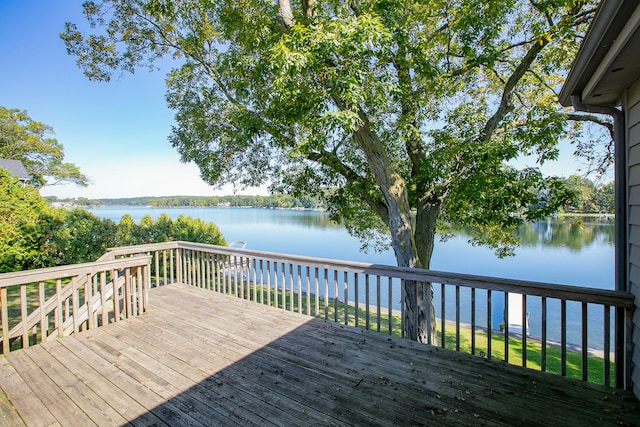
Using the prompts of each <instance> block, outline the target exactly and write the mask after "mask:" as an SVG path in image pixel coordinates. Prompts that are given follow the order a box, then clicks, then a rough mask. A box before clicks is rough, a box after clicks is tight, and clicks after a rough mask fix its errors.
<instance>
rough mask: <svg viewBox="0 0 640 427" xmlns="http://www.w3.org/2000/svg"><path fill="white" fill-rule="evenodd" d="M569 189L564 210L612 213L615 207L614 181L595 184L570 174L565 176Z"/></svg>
mask: <svg viewBox="0 0 640 427" xmlns="http://www.w3.org/2000/svg"><path fill="white" fill-rule="evenodd" d="M564 181H565V185H566V186H567V188H568V189H569V194H570V197H569V201H568V202H567V204H566V205H565V206H564V211H565V212H576V213H613V212H614V209H615V200H616V199H615V183H614V182H609V183H607V184H601V185H596V184H594V183H593V181H591V180H589V179H586V178H583V177H580V176H577V175H571V176H570V177H568V178H566V179H565V180H564Z"/></svg>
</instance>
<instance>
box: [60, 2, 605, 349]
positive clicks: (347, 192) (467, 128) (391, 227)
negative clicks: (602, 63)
mask: <svg viewBox="0 0 640 427" xmlns="http://www.w3.org/2000/svg"><path fill="white" fill-rule="evenodd" d="M84 10H85V15H86V16H87V18H88V20H89V22H90V23H91V28H90V29H89V30H88V31H87V32H85V33H84V34H83V32H82V31H80V30H79V29H78V27H77V26H76V25H74V24H71V23H68V24H67V26H66V31H65V33H63V35H62V37H63V39H64V40H65V42H66V44H67V49H68V51H69V53H70V54H72V55H75V56H77V58H78V64H79V66H80V67H81V68H82V69H83V70H84V72H85V74H86V75H87V76H88V77H89V78H91V79H96V80H109V79H110V77H111V75H112V73H113V72H119V71H122V70H124V71H129V72H134V71H135V70H136V69H137V68H138V67H139V66H141V65H142V66H150V67H152V68H153V66H154V65H153V64H154V61H156V60H158V59H160V58H162V57H164V56H165V55H173V57H174V58H175V60H176V61H177V62H176V64H177V65H176V67H175V68H174V69H173V70H172V71H171V72H170V73H169V74H168V77H167V88H168V89H167V101H168V104H169V106H170V107H171V108H172V109H174V110H175V111H176V125H175V127H174V128H173V130H172V133H171V135H170V141H171V143H172V144H173V145H174V146H175V147H176V148H177V150H178V151H179V152H180V154H181V155H182V158H183V159H184V160H185V161H193V162H195V163H196V164H197V165H198V166H199V167H200V170H201V173H202V177H203V178H204V179H206V180H207V181H209V182H210V183H216V184H219V183H224V182H234V183H236V184H240V185H258V184H262V183H265V182H271V183H272V186H273V188H275V189H280V190H285V191H289V192H292V193H294V194H296V193H298V194H302V193H306V194H309V193H311V194H314V193H315V194H318V195H323V196H325V197H326V198H327V199H328V202H329V205H330V206H331V207H332V209H333V213H334V214H335V215H336V216H339V217H341V218H342V219H343V220H344V221H345V223H346V224H347V227H348V228H349V230H350V231H351V232H353V233H354V234H356V235H359V236H360V237H362V238H363V239H364V240H367V241H373V242H380V241H383V242H385V241H386V242H389V243H390V245H391V246H392V248H393V250H394V251H395V255H396V259H397V263H398V265H400V266H407V267H422V268H429V265H430V260H431V255H432V251H433V247H434V238H435V235H436V222H437V221H438V220H441V221H442V222H443V223H445V224H446V223H457V224H462V225H466V226H469V227H471V229H472V230H473V234H472V239H473V241H474V242H476V243H481V244H487V245H490V246H492V247H494V248H495V249H496V250H497V251H498V253H499V254H503V255H504V254H507V253H509V252H510V250H511V249H512V247H513V245H514V244H516V243H517V239H516V238H515V237H514V233H513V231H514V230H515V228H516V226H517V224H518V223H519V222H520V221H522V218H535V217H537V216H540V215H544V214H547V213H548V212H549V211H550V210H553V209H554V208H555V207H556V206H558V205H559V204H560V203H562V202H563V201H564V192H563V190H562V184H561V183H560V182H559V181H558V180H555V179H551V178H545V177H543V175H542V174H541V173H540V171H539V170H538V168H537V166H538V164H541V163H542V162H544V161H547V160H551V159H554V158H555V157H556V156H557V148H556V144H557V141H558V140H559V139H561V138H563V137H564V136H566V135H567V132H568V129H569V126H568V125H567V124H568V121H569V120H570V119H576V117H571V116H570V115H569V114H568V113H567V112H565V111H563V110H561V109H560V107H559V106H558V104H557V102H556V90H557V89H558V88H559V85H560V84H561V82H562V76H563V73H564V72H565V71H566V70H567V68H568V66H569V65H570V64H569V61H570V59H571V58H573V57H574V55H575V52H576V50H577V47H578V44H579V38H580V35H581V34H582V32H583V31H585V29H586V26H587V25H588V23H589V21H590V19H591V17H592V15H593V13H594V2H589V1H577V0H538V1H535V0H529V1H517V0H492V1H486V0H458V1H455V0H454V1H452V0H429V1H426V0H423V1H410V0H404V1H400V0H352V1H339V0H327V1H321V0H317V1H316V0H301V1H300V2H296V3H292V2H290V1H289V0H278V1H277V2H276V1H274V0H269V1H265V0H242V1H230V0H217V1H211V0H190V1H174V0H147V1H142V0H126V1H125V0H105V1H100V2H92V1H90V2H86V3H85V4H84ZM578 119H580V120H583V119H584V120H596V119H595V118H593V117H590V116H589V117H587V116H580V117H578ZM520 155H530V156H533V158H534V160H535V161H536V162H537V163H536V164H535V165H534V167H530V168H524V169H522V170H518V169H516V168H515V167H514V166H513V162H512V161H513V160H514V159H516V158H518V157H519V156H520ZM328 189H330V191H327V190H328ZM541 194H544V195H545V201H546V202H547V203H538V202H539V200H538V199H539V197H540V195H541ZM513 213H522V214H523V215H522V216H516V215H513ZM461 262H462V260H461ZM426 292H429V287H428V284H425V285H422V286H416V284H414V283H406V284H405V300H404V304H405V308H406V310H405V313H406V314H405V315H406V319H405V324H406V331H405V332H406V335H407V336H408V337H410V338H412V339H420V340H425V339H427V338H428V336H429V333H428V328H427V325H428V317H427V316H428V315H427V313H428V307H427V306H426V305H425V304H424V302H425V301H426V300H427V298H425V296H426V295H427V294H426Z"/></svg>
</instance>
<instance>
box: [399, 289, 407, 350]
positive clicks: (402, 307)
mask: <svg viewBox="0 0 640 427" xmlns="http://www.w3.org/2000/svg"><path fill="white" fill-rule="evenodd" d="M405 293H406V289H405V288H404V279H400V336H401V337H402V338H404V337H405V331H404V330H405V327H404V322H405V320H404V313H405V311H406V308H405V302H406V301H405Z"/></svg>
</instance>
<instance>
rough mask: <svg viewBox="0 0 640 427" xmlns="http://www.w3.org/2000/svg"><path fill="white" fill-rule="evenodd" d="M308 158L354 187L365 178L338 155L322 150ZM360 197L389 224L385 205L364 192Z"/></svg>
mask: <svg viewBox="0 0 640 427" xmlns="http://www.w3.org/2000/svg"><path fill="white" fill-rule="evenodd" d="M306 157H307V159H308V160H310V161H313V162H316V163H320V164H322V165H324V166H327V167H329V168H330V169H331V170H333V171H335V172H337V173H339V174H340V175H341V176H342V177H344V179H345V180H346V181H347V183H349V184H351V185H354V186H361V183H362V181H363V178H362V177H361V176H360V175H358V173H357V172H355V171H354V170H353V169H351V168H350V167H349V166H348V165H346V164H344V163H343V162H342V161H341V160H340V158H339V157H338V155H337V154H336V153H333V152H329V151H325V150H322V151H321V152H311V153H309V154H307V156H306ZM359 196H360V198H361V199H362V200H363V201H364V202H365V203H366V204H367V205H369V206H370V207H371V209H373V210H374V211H375V212H376V213H377V214H378V215H379V216H380V218H382V220H383V221H385V223H387V224H388V223H389V221H388V220H389V210H388V209H387V206H386V205H385V204H384V203H382V202H379V201H376V200H373V199H372V198H371V197H369V196H368V195H367V194H366V193H365V192H364V191H361V192H360V193H359Z"/></svg>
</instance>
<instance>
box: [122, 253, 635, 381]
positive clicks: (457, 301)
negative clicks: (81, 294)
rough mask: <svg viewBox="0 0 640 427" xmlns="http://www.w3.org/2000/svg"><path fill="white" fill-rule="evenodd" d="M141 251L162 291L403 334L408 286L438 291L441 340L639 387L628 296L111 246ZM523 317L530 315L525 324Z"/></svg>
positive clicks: (289, 258) (274, 258)
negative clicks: (175, 286)
mask: <svg viewBox="0 0 640 427" xmlns="http://www.w3.org/2000/svg"><path fill="white" fill-rule="evenodd" d="M140 253H145V254H149V255H152V257H153V259H152V263H151V269H152V273H151V274H152V277H153V278H152V283H153V285H163V284H167V283H172V282H181V283H185V284H189V285H192V286H197V287H201V288H206V289H210V290H212V291H215V292H220V293H224V294H228V295H233V296H236V297H238V298H243V299H247V300H252V301H255V302H257V303H260V304H266V305H269V306H273V307H278V308H282V309H286V310H290V311H295V312H298V313H301V314H305V315H308V316H314V317H319V318H322V319H325V320H327V321H334V322H341V323H344V324H350V325H354V326H357V327H359V328H363V329H368V330H374V331H378V332H383V333H388V334H395V335H403V333H404V325H403V320H404V311H403V307H402V304H401V301H403V294H402V292H403V289H404V288H405V284H407V283H411V285H412V286H416V287H417V286H429V285H430V286H431V289H432V292H426V293H425V295H426V296H427V300H428V301H427V304H426V306H427V308H429V307H433V310H434V311H435V312H434V316H433V318H434V319H436V325H431V324H430V323H431V318H432V316H429V315H427V316H426V318H427V319H428V320H427V321H428V322H429V327H434V328H435V330H436V331H437V338H435V340H436V342H431V337H430V339H429V341H430V343H431V344H433V345H439V346H442V347H447V348H451V349H454V350H457V351H466V352H468V353H471V354H475V355H478V356H480V357H485V358H487V359H499V360H504V361H505V362H508V363H512V364H519V365H522V366H525V367H529V368H533V369H540V370H542V371H549V372H553V373H557V374H560V375H563V376H567V375H569V376H575V377H578V378H581V379H583V380H586V381H593V382H598V383H603V384H605V385H613V384H615V386H616V387H619V388H629V387H630V386H631V379H630V376H631V338H632V337H631V333H632V323H631V320H632V316H633V309H634V303H633V296H632V294H630V293H627V292H619V291H611V290H602V289H590V288H583V287H578V286H567V285H556V284H548V283H537V282H527V281H520V280H510V279H500V278H492V277H481V276H472V275H465V274H455V273H445V272H438V271H432V270H420V269H410V268H401V267H394V266H385V265H372V264H366V263H359V262H346V261H338V260H330V259H320V258H311V257H305V256H295V255H285V254H277V253H269V252H262V251H254V250H246V249H237V248H229V247H221V246H212V245H203V244H195V243H187V242H170V243H161V244H154V245H145V246H136V247H123V248H115V249H112V250H111V254H112V255H113V256H114V257H116V258H117V257H124V256H132V255H135V254H140ZM514 297H515V298H514ZM514 301H515V304H514ZM514 311H517V312H518V313H517V317H519V318H520V321H519V322H518V321H516V322H515V324H514V323H513V317H514V316H513V315H510V312H511V314H513V312H514ZM516 328H517V330H515V329H516ZM612 375H615V377H614V378H615V380H614V381H612Z"/></svg>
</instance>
